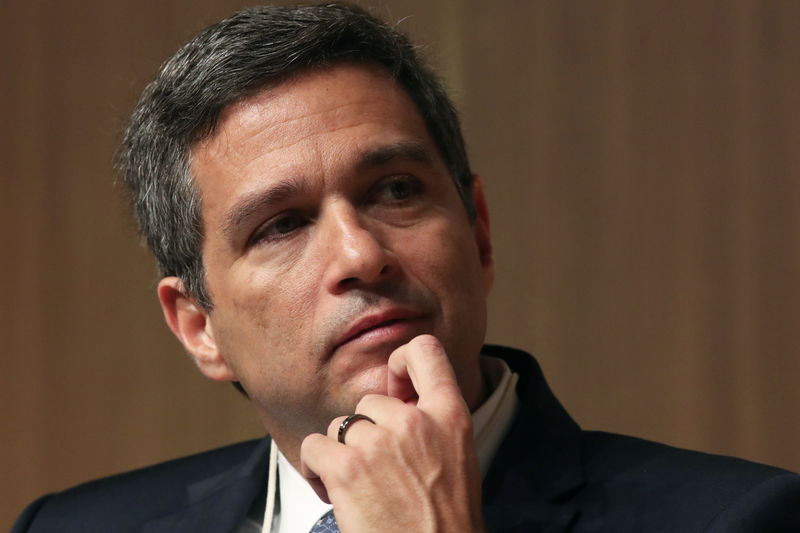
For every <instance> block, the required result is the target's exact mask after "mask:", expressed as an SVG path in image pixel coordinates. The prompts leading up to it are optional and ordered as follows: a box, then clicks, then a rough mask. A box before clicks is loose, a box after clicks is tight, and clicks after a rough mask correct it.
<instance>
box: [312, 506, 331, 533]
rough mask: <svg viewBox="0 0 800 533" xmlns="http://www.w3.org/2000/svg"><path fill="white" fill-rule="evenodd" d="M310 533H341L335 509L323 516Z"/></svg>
mask: <svg viewBox="0 0 800 533" xmlns="http://www.w3.org/2000/svg"><path fill="white" fill-rule="evenodd" d="M308 533H339V526H338V525H337V524H336V517H335V516H333V509H331V510H330V511H328V512H327V513H325V514H324V515H322V518H320V519H319V520H317V523H316V524H314V526H313V527H312V528H311V531H309V532H308Z"/></svg>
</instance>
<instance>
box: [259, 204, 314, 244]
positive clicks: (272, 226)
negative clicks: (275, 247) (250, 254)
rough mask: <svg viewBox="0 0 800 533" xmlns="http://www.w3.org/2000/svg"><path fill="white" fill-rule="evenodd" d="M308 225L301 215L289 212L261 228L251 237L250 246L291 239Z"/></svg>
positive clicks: (275, 217) (269, 221)
mask: <svg viewBox="0 0 800 533" xmlns="http://www.w3.org/2000/svg"><path fill="white" fill-rule="evenodd" d="M306 224H308V220H307V219H306V218H305V217H304V216H302V215H301V214H300V213H296V212H288V213H281V214H280V215H276V216H274V217H273V218H271V219H270V220H268V221H267V222H266V223H264V224H263V225H262V226H260V227H259V228H258V229H257V230H256V231H255V232H254V233H253V235H252V236H251V237H250V242H249V244H250V245H254V244H257V243H259V242H263V241H266V242H273V241H279V240H281V239H286V238H289V237H290V236H291V235H292V234H293V233H295V232H296V231H297V230H298V229H300V228H302V227H303V226H305V225H306Z"/></svg>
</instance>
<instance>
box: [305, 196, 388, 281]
mask: <svg viewBox="0 0 800 533" xmlns="http://www.w3.org/2000/svg"><path fill="white" fill-rule="evenodd" d="M325 218H327V219H328V220H326V221H325V230H324V231H323V232H321V238H322V239H323V243H322V247H323V249H324V250H325V261H326V263H327V264H326V269H325V275H324V281H323V283H324V285H325V287H326V288H327V290H328V291H330V292H331V293H334V294H336V293H341V292H343V291H346V290H349V289H352V288H356V287H362V286H366V285H371V284H375V283H379V282H380V281H382V280H383V279H385V278H386V277H387V276H388V275H389V274H390V273H391V272H392V270H394V268H395V266H396V259H395V256H394V254H393V253H391V252H390V251H389V250H387V249H386V248H385V247H384V245H383V244H382V243H381V241H380V239H379V236H378V235H376V234H375V232H374V229H370V228H369V227H367V226H366V225H364V224H362V222H361V221H360V220H359V216H358V213H357V212H356V210H355V209H354V208H353V207H352V206H336V207H332V208H331V209H330V210H329V213H328V216H327V217H325Z"/></svg>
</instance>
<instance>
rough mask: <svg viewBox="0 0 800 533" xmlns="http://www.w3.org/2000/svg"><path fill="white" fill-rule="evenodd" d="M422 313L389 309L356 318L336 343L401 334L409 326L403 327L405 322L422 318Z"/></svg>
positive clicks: (337, 346)
mask: <svg viewBox="0 0 800 533" xmlns="http://www.w3.org/2000/svg"><path fill="white" fill-rule="evenodd" d="M421 316H422V315H421V314H420V313H419V312H416V311H411V310H408V309H389V310H386V311H382V312H380V313H374V314H371V315H368V316H365V317H362V318H360V319H358V320H356V321H355V322H354V323H353V325H352V326H350V327H349V328H348V329H347V331H346V332H345V333H344V335H342V337H341V340H340V341H339V342H338V343H337V344H336V348H339V347H341V346H343V345H345V344H348V343H350V342H353V341H357V340H359V339H365V340H366V338H367V337H378V336H380V337H386V336H392V333H396V334H400V333H402V331H400V330H405V329H407V328H404V327H402V326H403V325H404V323H407V322H410V321H412V320H416V319H419V318H421Z"/></svg>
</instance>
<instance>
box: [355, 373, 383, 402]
mask: <svg viewBox="0 0 800 533" xmlns="http://www.w3.org/2000/svg"><path fill="white" fill-rule="evenodd" d="M387 372H388V369H387V367H386V364H382V365H377V366H373V367H371V368H368V369H364V370H363V371H361V372H360V373H359V375H358V376H354V377H353V378H352V379H353V383H352V384H353V385H354V387H353V390H354V392H355V393H356V394H357V395H358V398H357V399H356V403H358V400H360V399H361V398H363V397H364V396H366V395H367V394H384V395H385V394H386V391H387V385H386V384H387V375H386V374H387Z"/></svg>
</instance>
